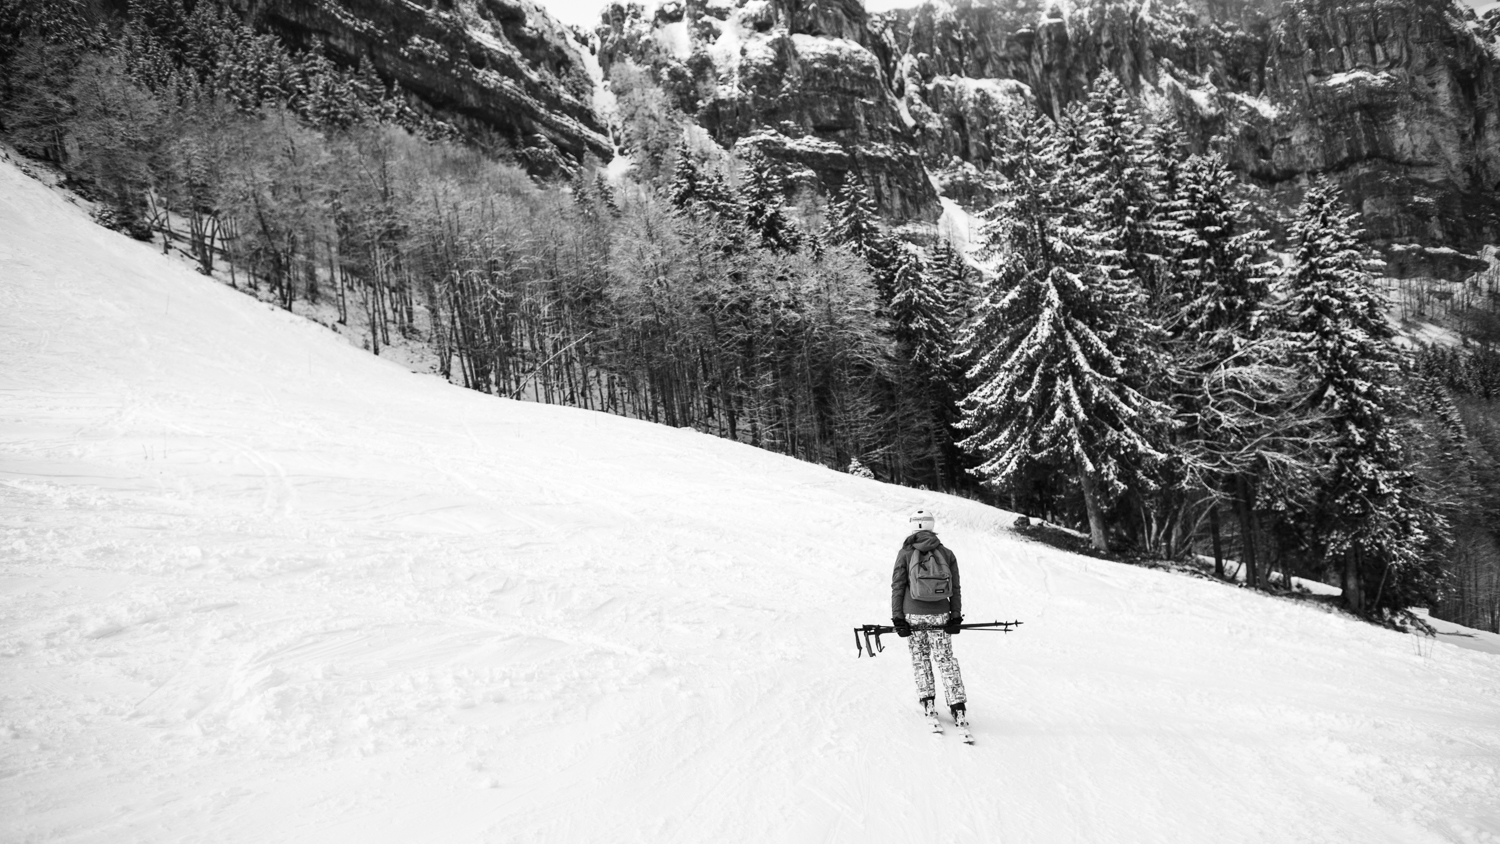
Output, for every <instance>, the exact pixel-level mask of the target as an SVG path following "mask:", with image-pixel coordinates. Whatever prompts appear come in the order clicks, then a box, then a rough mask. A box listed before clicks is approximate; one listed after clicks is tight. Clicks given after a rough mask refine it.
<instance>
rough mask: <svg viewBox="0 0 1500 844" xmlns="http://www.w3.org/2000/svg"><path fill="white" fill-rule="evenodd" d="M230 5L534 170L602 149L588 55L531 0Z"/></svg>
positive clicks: (557, 168) (558, 167) (605, 152)
mask: <svg viewBox="0 0 1500 844" xmlns="http://www.w3.org/2000/svg"><path fill="white" fill-rule="evenodd" d="M238 2H240V3H241V4H242V5H241V11H242V12H244V13H246V14H247V16H248V17H249V18H250V19H251V20H253V21H254V22H255V23H256V24H257V25H258V26H261V27H264V28H267V29H270V30H272V31H275V32H277V33H278V34H280V35H281V36H282V37H283V38H284V39H285V40H287V41H288V42H289V43H291V44H293V45H295V46H299V47H302V48H318V49H322V50H326V52H327V54H328V55H329V56H330V57H332V58H334V59H336V60H339V61H341V62H343V63H345V64H349V65H354V64H361V65H371V66H373V67H374V69H375V70H376V71H377V72H378V73H379V74H380V75H381V76H382V77H383V78H385V79H387V80H393V81H394V82H395V83H396V84H397V86H398V87H399V88H400V89H401V90H402V91H404V92H405V93H406V94H407V97H408V100H409V101H410V103H411V104H412V106H413V107H415V108H417V109H418V110H419V111H423V112H426V113H429V114H431V115H433V116H434V117H436V118H438V119H440V120H443V121H446V122H448V123H451V124H453V125H454V126H456V127H458V128H459V130H460V131H462V132H464V133H465V134H466V135H469V136H470V137H473V138H476V139H479V140H481V141H492V140H496V139H498V140H500V141H501V142H503V143H505V144H507V145H509V146H511V147H512V148H513V149H514V150H516V151H518V153H519V155H520V157H521V158H522V159H523V160H524V161H525V162H526V163H527V165H528V167H529V168H530V169H531V170H532V171H533V172H535V173H539V174H555V173H559V172H562V171H565V170H566V169H567V168H568V167H570V166H571V165H572V164H573V163H576V162H577V161H579V160H581V159H582V158H583V157H584V156H586V155H590V154H592V155H594V156H596V157H599V158H601V159H605V160H608V159H609V158H610V156H611V155H612V151H613V144H612V143H611V141H610V138H609V132H608V129H607V127H606V125H605V122H604V120H603V118H601V117H600V115H599V112H598V109H597V108H596V106H595V95H596V80H595V79H594V78H593V76H592V75H591V74H590V72H589V67H588V54H587V51H586V50H585V49H584V48H583V47H582V46H581V45H580V44H579V43H578V42H577V41H576V40H575V39H574V37H573V35H572V34H571V33H570V32H568V31H567V30H566V29H565V28H564V27H563V26H562V25H561V24H559V23H557V22H556V21H555V20H553V19H552V18H551V17H550V16H549V15H547V14H546V13H545V12H543V11H542V10H541V9H540V8H539V7H538V6H537V5H536V4H535V3H534V2H533V0H415V1H414V2H408V0H238Z"/></svg>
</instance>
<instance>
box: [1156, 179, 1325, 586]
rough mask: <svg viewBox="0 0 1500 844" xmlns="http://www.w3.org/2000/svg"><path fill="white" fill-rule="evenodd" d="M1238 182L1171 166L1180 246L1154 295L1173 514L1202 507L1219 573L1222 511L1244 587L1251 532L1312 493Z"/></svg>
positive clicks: (1302, 393) (1253, 572)
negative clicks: (1172, 426) (1170, 444)
mask: <svg viewBox="0 0 1500 844" xmlns="http://www.w3.org/2000/svg"><path fill="white" fill-rule="evenodd" d="M1237 187H1238V183H1237V181H1236V179H1235V178H1234V176H1233V174H1232V173H1230V172H1229V170H1228V168H1227V167H1225V165H1224V162H1223V160H1222V159H1221V158H1219V157H1218V156H1217V155H1209V156H1194V157H1193V158H1191V159H1189V160H1188V161H1187V162H1186V163H1185V164H1184V165H1183V166H1182V168H1181V169H1180V171H1179V173H1178V178H1177V190H1176V192H1175V196H1174V197H1173V200H1172V201H1171V202H1170V203H1169V209H1170V210H1169V213H1170V214H1171V218H1172V220H1173V222H1174V223H1175V225H1176V226H1177V229H1178V232H1179V236H1180V238H1181V241H1180V242H1181V247H1180V249H1179V250H1178V254H1177V256H1176V259H1175V267H1174V269H1175V271H1174V273H1173V274H1172V276H1171V277H1170V279H1169V284H1168V285H1167V286H1166V287H1164V288H1163V293H1164V297H1163V305H1164V306H1165V307H1164V314H1165V316H1166V323H1165V325H1164V326H1163V328H1164V331H1165V336H1166V343H1165V348H1166V350H1167V353H1168V360H1169V366H1168V367H1167V369H1166V381H1167V382H1168V383H1169V385H1170V390H1171V403H1172V406H1173V410H1174V412H1175V413H1176V415H1177V418H1178V420H1179V423H1180V426H1179V428H1178V430H1177V438H1178V439H1177V446H1178V447H1177V448H1176V449H1175V450H1174V452H1173V459H1172V460H1171V461H1168V462H1167V465H1168V467H1169V468H1168V471H1171V472H1175V473H1176V477H1175V478H1173V479H1170V480H1167V479H1164V480H1167V482H1175V483H1178V484H1180V485H1181V488H1182V490H1183V492H1184V495H1183V496H1182V497H1181V498H1180V499H1179V502H1178V503H1179V505H1180V507H1181V508H1182V512H1181V514H1180V516H1181V517H1182V518H1184V519H1186V518H1187V517H1189V516H1198V515H1202V514H1204V513H1205V511H1206V515H1207V517H1208V521H1209V525H1210V530H1211V532H1212V537H1213V540H1214V557H1215V562H1216V566H1217V567H1219V570H1220V571H1221V572H1222V560H1223V552H1222V547H1221V543H1220V530H1219V528H1220V525H1219V507H1220V506H1221V505H1222V504H1225V503H1228V504H1230V505H1231V506H1232V508H1233V512H1234V514H1235V515H1236V516H1237V517H1238V519H1239V537H1240V544H1241V548H1240V553H1239V556H1240V560H1241V562H1242V563H1243V564H1244V566H1245V573H1246V574H1245V579H1246V583H1248V584H1249V585H1251V586H1255V585H1258V584H1259V581H1260V574H1261V572H1260V567H1259V565H1258V564H1259V562H1260V555H1258V553H1257V551H1258V549H1257V545H1256V536H1257V534H1259V533H1260V532H1261V531H1260V530H1259V529H1258V528H1257V525H1258V524H1260V523H1261V521H1262V520H1263V519H1274V518H1277V517H1278V516H1277V514H1276V512H1275V511H1270V510H1267V508H1266V507H1265V506H1263V503H1262V499H1263V498H1269V499H1273V500H1275V501H1276V502H1278V505H1279V509H1286V508H1288V507H1293V506H1301V504H1302V503H1305V502H1300V503H1299V502H1298V501H1297V500H1296V496H1297V495H1298V494H1299V492H1300V491H1305V490H1307V489H1309V488H1311V487H1312V486H1313V481H1314V479H1315V478H1314V475H1315V471H1314V465H1313V464H1314V462H1315V459H1314V457H1313V454H1312V452H1313V450H1314V447H1315V445H1316V444H1317V441H1318V434H1317V427H1318V423H1317V420H1316V419H1315V418H1314V417H1313V415H1312V414H1310V413H1309V412H1307V404H1308V402H1307V398H1308V392H1309V387H1308V385H1307V383H1306V379H1304V378H1302V376H1301V372H1300V370H1299V369H1298V368H1297V366H1296V358H1295V353H1294V351H1295V350H1294V349H1293V344H1292V342H1291V338H1290V337H1289V336H1288V335H1287V334H1286V333H1285V332H1284V331H1280V330H1278V329H1277V328H1276V326H1275V325H1274V322H1273V321H1272V320H1270V319H1269V318H1268V315H1267V310H1266V307H1267V300H1268V296H1269V294H1270V267H1269V265H1268V264H1266V263H1263V258H1264V256H1265V255H1266V254H1267V243H1266V240H1265V237H1264V235H1263V233H1261V232H1259V231H1257V230H1253V229H1250V230H1247V229H1245V226H1244V223H1243V220H1244V218H1245V216H1246V214H1245V209H1244V202H1243V201H1242V200H1239V199H1237V198H1236V190H1237Z"/></svg>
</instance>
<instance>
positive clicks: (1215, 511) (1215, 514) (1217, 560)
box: [1208, 504, 1224, 578]
mask: <svg viewBox="0 0 1500 844" xmlns="http://www.w3.org/2000/svg"><path fill="white" fill-rule="evenodd" d="M1208 530H1209V535H1210V536H1212V537H1213V541H1214V576H1215V577H1219V578H1222V577H1223V576H1224V540H1223V537H1222V536H1221V535H1220V533H1219V505H1218V504H1215V505H1213V507H1211V508H1209V511H1208Z"/></svg>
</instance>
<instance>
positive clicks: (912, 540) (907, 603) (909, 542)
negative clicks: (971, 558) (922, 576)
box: [891, 530, 964, 618]
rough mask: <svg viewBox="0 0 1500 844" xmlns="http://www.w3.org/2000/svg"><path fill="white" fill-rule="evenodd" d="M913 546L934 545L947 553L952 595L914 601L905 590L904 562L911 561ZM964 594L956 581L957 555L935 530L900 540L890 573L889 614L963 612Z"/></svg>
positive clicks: (928, 548) (952, 614) (921, 548)
mask: <svg viewBox="0 0 1500 844" xmlns="http://www.w3.org/2000/svg"><path fill="white" fill-rule="evenodd" d="M913 548H916V549H917V550H919V551H931V550H932V549H934V548H936V549H938V553H939V554H944V555H946V556H947V557H948V567H949V568H951V569H952V570H953V597H952V598H944V599H943V600H941V601H917V600H913V599H912V597H911V596H910V595H907V594H906V591H907V587H908V583H909V581H908V578H907V573H906V566H907V564H908V563H910V562H911V550H912V549H913ZM963 595H964V593H963V590H962V589H961V588H960V586H959V581H958V558H957V557H955V556H953V552H952V551H949V550H948V549H947V547H945V546H944V545H943V543H942V542H939V541H938V538H937V534H935V533H933V532H932V531H930V530H919V531H917V532H916V533H914V534H912V535H911V536H908V537H907V538H906V541H905V542H903V543H901V550H900V551H897V552H896V570H895V571H894V572H892V573H891V618H905V617H906V616H908V615H919V614H922V615H938V614H940V613H949V618H956V617H957V616H960V615H963Z"/></svg>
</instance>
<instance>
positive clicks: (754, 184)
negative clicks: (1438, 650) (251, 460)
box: [0, 0, 1500, 632]
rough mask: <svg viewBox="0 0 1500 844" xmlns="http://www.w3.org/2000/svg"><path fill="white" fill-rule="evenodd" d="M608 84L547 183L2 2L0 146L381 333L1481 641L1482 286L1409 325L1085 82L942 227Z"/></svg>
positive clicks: (230, 41)
mask: <svg viewBox="0 0 1500 844" xmlns="http://www.w3.org/2000/svg"><path fill="white" fill-rule="evenodd" d="M611 82H612V85H613V88H614V93H615V96H616V97H617V98H618V103H619V114H620V129H619V138H618V142H619V145H620V150H621V152H622V153H624V154H628V155H629V156H630V157H631V161H632V165H633V166H632V167H631V168H630V169H629V170H628V171H625V172H624V175H623V176H621V175H620V174H619V173H618V172H616V171H614V170H612V169H611V168H609V167H608V166H607V165H606V164H605V163H601V162H599V161H595V160H592V159H586V160H584V161H583V162H582V163H581V164H578V165H577V166H572V167H569V168H567V173H566V174H565V175H561V176H557V177H553V178H538V177H535V176H531V175H528V173H527V170H526V168H525V165H526V160H525V158H526V156H527V155H528V154H530V153H529V151H528V150H527V149H524V148H516V147H514V146H513V145H510V144H508V143H507V142H505V141H504V140H501V139H495V138H485V137H482V136H475V135H474V134H473V133H468V132H461V131H459V130H458V129H456V128H455V127H454V126H452V125H449V124H447V123H445V122H443V121H442V120H440V119H437V118H435V117H433V116H431V115H430V114H426V113H423V112H422V111H420V110H417V109H414V108H413V107H412V106H411V105H410V104H409V103H408V102H407V100H405V99H404V98H402V97H401V96H399V93H398V92H397V91H395V90H394V88H393V86H392V85H391V83H390V80H387V79H383V78H382V77H381V76H380V75H378V74H377V73H375V72H374V71H373V70H372V69H371V68H369V67H368V66H365V67H351V66H345V65H341V64H339V63H336V62H334V61H332V60H331V59H329V58H328V57H326V56H324V55H322V54H321V53H318V52H313V51H300V50H299V49H296V48H294V47H293V46H290V45H288V44H286V43H284V42H283V41H282V40H280V39H278V38H277V37H276V36H275V35H274V34H271V33H267V32H263V31H258V30H257V29H256V28H254V27H253V26H252V22H247V21H246V20H245V19H243V18H241V17H240V16H239V15H238V14H237V13H236V12H235V11H234V10H233V9H232V8H230V7H229V6H226V5H222V4H220V3H217V2H214V0H129V2H128V3H119V4H109V3H96V2H92V1H91V0H59V2H48V3H33V2H27V0H0V139H3V141H4V142H5V143H6V144H7V145H9V146H10V147H11V148H12V149H14V150H16V151H17V152H19V153H21V154H23V155H24V156H27V157H29V158H30V159H32V160H34V161H36V162H40V163H41V164H43V165H45V166H48V167H52V168H55V169H56V170H57V171H58V172H60V173H61V174H63V177H64V178H65V182H66V184H67V186H68V187H70V188H71V189H72V190H74V191H75V192H77V193H78V194H79V195H80V196H82V197H84V198H85V199H87V200H88V201H89V202H90V203H91V204H92V207H93V208H94V209H95V210H94V214H95V216H96V218H97V220H98V222H99V223H101V224H102V225H106V226H109V227H111V228H115V229H117V230H119V231H121V232H124V233H126V234H128V235H130V236H132V237H135V238H138V239H140V240H145V241H150V242H152V243H155V244H157V245H158V246H159V247H160V248H161V249H163V250H165V251H170V252H175V253H178V254H180V255H181V256H182V257H183V259H184V260H188V261H191V262H192V263H193V264H194V265H195V266H196V267H197V268H198V269H199V270H200V271H201V272H202V273H203V274H205V275H212V276H214V277H215V278H219V279H221V280H223V281H224V282H225V283H227V284H230V285H233V286H234V287H236V288H240V289H243V290H245V291H247V292H249V293H252V294H255V295H259V296H261V297H263V298H266V299H267V300H268V301H272V302H274V303H275V304H276V305H277V306H279V307H281V308H285V309H287V310H293V309H294V308H296V307H298V306H301V305H318V306H321V307H323V308H325V309H328V312H331V313H333V314H336V317H335V320H336V322H337V324H338V325H337V327H338V329H339V330H340V331H341V332H343V333H345V334H354V335H356V336H357V337H358V342H360V343H362V344H363V345H364V346H365V347H367V348H368V349H369V351H370V352H372V353H374V354H383V353H386V352H387V350H388V348H390V347H391V346H393V345H405V346H418V347H421V348H423V349H425V350H426V353H427V354H429V355H430V359H431V360H432V361H434V364H433V369H434V371H435V372H436V373H437V374H438V375H440V376H442V377H444V378H446V379H448V380H449V381H451V382H453V383H455V384H457V385H461V386H462V387H465V388H468V389H471V390H475V391H478V392H482V393H488V394H492V395H495V396H500V397H507V398H512V399H523V400H529V401H537V402H547V403H553V404H561V405H569V406H574V407H579V408H586V409H590V410H595V411H600V412H605V413H613V414H620V415H624V416H630V417H635V418H640V419H645V420H650V421H653V422H657V423H661V424H664V425H671V426H677V427H691V428H694V429H696V430H698V431H701V432H704V433H707V434H711V435H714V436H719V437H725V438H729V439H733V440H737V441H740V442H743V443H746V444H749V445H753V446H757V447H760V448H763V449H768V450H771V451H775V452H779V453H782V454H787V455H791V456H794V457H796V458H799V459H801V460H806V461H811V462H815V463H819V464H823V465H825V466H828V467H830V468H831V469H836V470H838V471H847V472H853V473H858V474H868V475H873V476H874V477H876V478H879V479H881V480H884V481H888V482H891V483H897V484H903V485H908V486H914V487H916V486H920V487H925V488H928V489H933V490H941V491H945V492H949V493H954V494H958V495H963V496H967V497H971V498H976V499H980V500H983V501H988V502H991V503H994V504H996V505H999V506H1002V507H1005V508H1006V509H1009V510H1013V511H1016V512H1019V513H1024V514H1028V515H1029V516H1030V517H1031V518H1032V519H1034V520H1045V521H1046V522H1048V523H1051V524H1055V525H1060V526H1063V527H1067V528H1072V529H1076V530H1078V531H1079V532H1080V533H1081V534H1084V535H1086V536H1087V542H1088V544H1089V545H1091V546H1092V548H1093V549H1095V550H1096V551H1097V552H1099V553H1109V554H1116V555H1125V556H1129V557H1133V558H1140V559H1150V560H1183V559H1187V558H1195V557H1196V556H1201V557H1202V558H1204V559H1208V560H1212V561H1213V563H1212V565H1213V566H1214V567H1215V572H1216V573H1217V574H1218V575H1219V576H1222V577H1240V578H1242V579H1243V581H1244V583H1245V585H1246V586H1247V587H1249V588H1255V589H1264V590H1268V591H1275V592H1281V591H1286V590H1288V589H1289V588H1290V584H1291V578H1293V577H1303V578H1314V579H1320V580H1323V581H1325V582H1328V583H1331V584H1333V585H1337V586H1340V587H1342V589H1343V603H1344V607H1345V608H1346V609H1347V610H1349V611H1351V612H1353V613H1356V614H1359V615H1362V616H1366V617H1369V618H1371V619H1373V620H1377V621H1384V622H1389V623H1402V621H1403V619H1404V618H1405V610H1407V609H1408V608H1410V607H1419V606H1427V607H1431V608H1432V612H1433V614H1434V615H1435V616H1438V617H1442V618H1446V619H1450V620H1453V621H1457V622H1459V623H1461V624H1465V625H1468V626H1472V627H1476V628H1482V629H1487V630H1492V631H1497V632H1500V519H1496V515H1497V514H1500V286H1497V285H1496V284H1495V279H1493V278H1491V280H1490V281H1491V287H1490V290H1491V291H1492V292H1491V293H1490V295H1489V296H1488V298H1483V297H1481V298H1478V299H1475V300H1473V301H1465V302H1450V303H1447V307H1448V309H1449V313H1450V315H1451V316H1452V317H1453V324H1454V325H1456V326H1458V328H1457V329H1456V336H1457V340H1456V341H1455V342H1442V343H1430V342H1428V343H1424V342H1421V341H1418V340H1415V339H1413V338H1412V336H1411V335H1410V334H1408V333H1405V332H1403V330H1402V322H1401V319H1400V317H1401V314H1400V312H1399V310H1398V305H1399V302H1398V301H1396V300H1397V299H1398V298H1399V296H1400V295H1401V290H1400V287H1399V284H1398V283H1396V282H1392V281H1391V280H1389V279H1385V278H1383V277H1382V275H1381V269H1380V268H1381V265H1380V263H1379V262H1377V261H1373V260H1372V257H1373V256H1372V254H1371V253H1370V251H1369V250H1368V248H1367V247H1366V246H1365V245H1364V241H1363V240H1362V232H1361V226H1360V223H1359V217H1358V215H1357V214H1356V213H1355V211H1354V209H1353V208H1352V207H1351V206H1350V205H1349V204H1348V202H1347V201H1346V200H1345V198H1344V197H1343V196H1341V194H1340V192H1339V190H1338V189H1337V188H1335V187H1334V186H1333V184H1332V183H1331V182H1327V181H1323V180H1319V179H1311V180H1309V181H1308V183H1307V184H1306V186H1305V190H1304V191H1303V192H1302V195H1301V196H1302V198H1301V201H1300V204H1298V205H1297V206H1296V207H1294V208H1289V209H1286V211H1285V212H1284V213H1283V212H1281V211H1278V210H1275V209H1268V207H1267V205H1266V203H1264V202H1261V201H1259V199H1258V197H1257V194H1256V192H1255V188H1254V187H1253V186H1251V185H1247V184H1245V182H1244V181H1243V180H1242V179H1241V178H1240V177H1239V176H1237V175H1236V174H1234V173H1233V172H1231V170H1230V169H1229V167H1228V166H1227V165H1226V162H1225V161H1224V160H1223V158H1222V157H1221V156H1220V155H1218V154H1217V153H1216V151H1215V148H1214V146H1213V144H1212V143H1211V142H1210V143H1208V144H1206V145H1205V144H1197V146H1198V147H1200V148H1198V149H1194V148H1192V146H1193V145H1191V144H1189V142H1188V141H1187V140H1186V136H1185V134H1184V133H1183V132H1181V131H1180V129H1179V127H1178V126H1176V125H1175V123H1174V122H1173V121H1172V119H1171V118H1170V117H1164V116H1162V115H1160V114H1157V113H1154V112H1152V111H1151V110H1150V109H1147V108H1144V107H1143V106H1142V104H1141V103H1140V101H1139V100H1138V99H1136V98H1135V97H1134V96H1133V95H1132V93H1131V91H1129V90H1128V89H1127V88H1126V87H1125V86H1124V85H1122V84H1121V83H1120V82H1119V81H1118V80H1117V79H1116V78H1115V77H1114V76H1113V75H1110V74H1108V73H1105V74H1101V75H1100V76H1099V77H1098V78H1097V79H1096V80H1095V82H1094V84H1093V88H1092V91H1091V92H1090V94H1089V95H1088V96H1087V97H1086V98H1084V99H1080V100H1078V101H1075V102H1072V103H1070V104H1067V105H1066V107H1064V108H1060V109H1058V110H1057V112H1058V113H1057V114H1056V116H1053V115H1052V114H1048V113H1044V112H1043V111H1041V110H1038V109H1034V108H1033V109H1019V108H1018V109H1014V110H1012V111H1011V112H1009V113H1007V114H1004V115H1002V116H1001V117H1000V118H999V119H998V123H997V125H996V126H995V127H994V134H995V136H996V137H998V138H1000V139H1001V141H1000V142H999V143H997V144H996V159H997V162H996V165H995V167H994V168H993V169H992V170H991V171H988V172H986V173H985V178H986V180H987V182H986V185H985V191H984V192H983V196H985V197H986V201H985V202H984V203H983V204H982V205H976V206H974V207H971V208H967V209H966V210H967V212H968V213H969V214H970V215H971V216H972V218H973V219H974V221H975V226H974V229H973V235H972V237H971V241H970V242H969V243H967V244H957V243H950V242H948V241H947V240H944V239H943V238H941V237H937V236H933V235H932V234H931V233H930V232H928V233H922V232H913V231H909V230H908V229H906V228H903V227H893V226H891V225H889V224H888V223H887V222H886V221H885V220H883V219H882V218H881V216H880V215H879V213H878V212H877V205H876V202H875V201H874V199H873V197H872V193H871V188H870V186H869V185H867V184H864V183H862V182H861V181H860V179H859V178H857V177H856V176H852V175H851V176H849V177H848V178H845V179H843V180H842V181H841V182H838V183H830V184H824V185H823V186H822V188H823V189H822V191H821V192H809V191H807V190H804V189H795V188H793V187H792V186H791V184H790V183H789V182H788V181H787V180H786V179H785V175H784V173H782V172H781V169H780V168H779V167H778V166H777V165H776V164H775V163H774V162H771V161H768V160H766V159H765V158H763V157H760V156H758V155H757V154H756V153H754V152H737V153H734V154H731V153H730V152H727V151H725V150H723V149H722V148H719V147H718V146H716V145H715V144H714V143H713V142H712V141H711V140H709V139H707V138H706V137H705V136H704V135H703V134H702V133H701V132H694V131H692V128H691V127H690V126H689V125H688V122H687V119H686V117H685V116H684V115H682V114H681V113H680V112H679V111H677V110H676V109H675V106H674V105H672V103H671V102H670V100H669V99H668V98H666V97H665V96H664V95H663V94H662V92H661V91H660V90H659V89H658V88H657V87H656V86H655V83H654V82H653V80H652V78H651V76H650V75H649V74H647V73H644V72H640V73H627V72H616V73H615V75H614V77H613V79H612V80H611ZM1491 273H1492V274H1493V270H1491ZM722 481H723V482H724V483H733V482H734V479H733V478H723V479H722Z"/></svg>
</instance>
